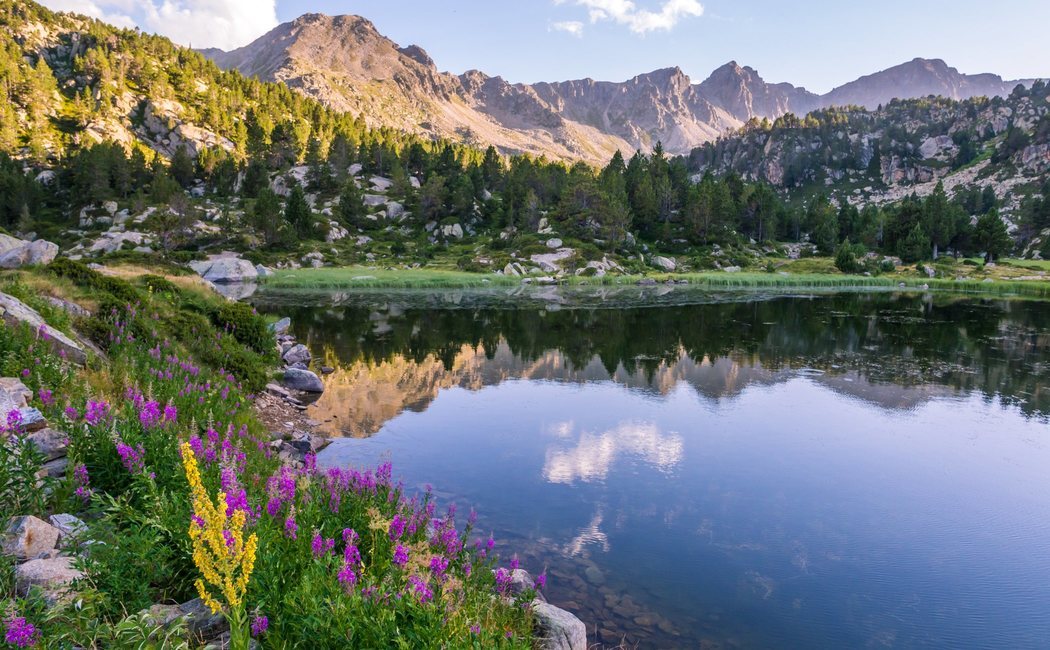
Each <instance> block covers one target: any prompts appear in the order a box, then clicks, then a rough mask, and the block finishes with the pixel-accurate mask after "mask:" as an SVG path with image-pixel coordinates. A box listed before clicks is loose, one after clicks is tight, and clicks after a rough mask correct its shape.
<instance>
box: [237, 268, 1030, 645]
mask: <svg viewBox="0 0 1050 650" xmlns="http://www.w3.org/2000/svg"><path fill="white" fill-rule="evenodd" d="M255 301H256V304H257V305H258V306H259V307H260V309H262V310H265V311H270V312H273V313H279V314H281V315H289V316H291V317H292V319H293V322H294V330H295V333H296V334H297V335H298V336H299V337H300V340H301V341H303V342H306V343H307V344H308V345H309V346H310V348H311V349H312V350H313V352H314V354H315V357H317V358H318V359H319V361H320V362H321V363H324V364H326V365H330V366H333V367H335V368H336V372H335V373H334V374H333V375H331V376H330V377H328V378H327V380H326V384H327V391H326V393H325V394H324V396H323V397H322V398H321V400H320V401H319V402H318V403H317V404H315V405H314V406H313V407H312V409H311V413H312V417H313V418H314V419H316V420H318V421H322V422H323V424H322V427H321V429H322V430H324V431H325V432H327V433H328V434H329V435H335V436H341V437H343V439H340V440H338V441H336V442H335V443H334V444H333V445H332V446H331V447H330V448H329V449H328V450H326V452H324V453H323V454H322V459H321V461H322V462H323V463H327V464H339V465H347V464H349V465H357V466H360V465H374V464H376V463H378V462H381V461H383V460H391V461H392V462H393V463H394V469H395V474H397V475H399V476H401V477H402V478H403V479H404V481H405V483H406V485H408V486H409V487H410V488H411V489H420V490H421V489H424V485H426V484H433V485H434V486H436V488H437V489H438V491H437V495H438V496H439V498H440V500H441V501H443V502H453V501H454V502H456V503H457V504H458V505H459V506H460V507H461V508H465V507H467V506H472V507H474V508H476V509H477V510H478V511H479V513H480V515H481V516H480V519H479V524H478V525H479V527H480V529H481V530H483V531H485V532H488V531H492V532H493V533H495V535H496V537H497V540H500V542H501V545H502V549H503V552H504V553H509V552H518V553H520V555H521V558H522V561H523V564H524V565H525V566H526V568H528V569H530V570H532V571H533V572H534V573H536V572H538V571H539V570H541V569H543V568H544V567H546V568H547V569H548V572H549V574H550V586H549V589H548V594H547V595H548V597H549V599H550V600H551V601H553V602H554V603H556V604H559V605H562V606H566V607H568V608H569V609H571V610H573V611H574V612H576V613H577V614H579V615H580V617H581V618H583V619H584V620H585V621H587V622H588V624H589V625H590V627H591V630H590V632H591V637H592V640H594V641H597V642H600V643H602V644H605V645H607V646H615V645H617V644H619V643H620V642H621V641H626V642H627V643H628V644H630V645H633V646H637V647H643V648H699V647H702V648H737V647H744V648H818V647H820V648H860V647H876V648H882V647H896V648H911V647H932V648H1047V647H1050V446H1048V444H1047V442H1048V434H1050V429H1048V426H1047V414H1048V413H1050V304H1042V303H1036V302H1021V301H1014V302H1009V301H1003V300H981V299H973V298H960V297H949V296H941V295H936V296H929V295H926V296H924V295H915V294H910V295H908V294H905V295H898V294H837V295H824V296H783V295H762V294H746V295H744V294H704V293H700V292H697V291H696V290H688V289H676V290H674V291H669V290H668V289H666V288H663V287H660V288H657V289H654V290H647V291H642V290H639V289H620V290H593V291H591V292H570V293H565V292H559V291H555V290H533V291H530V292H515V293H514V294H513V295H509V294H508V293H506V292H505V291H500V290H491V291H453V292H448V291H446V292H415V291H361V292H351V293H330V294H304V293H295V294H287V293H276V292H271V293H264V294H262V295H260V296H257V297H256V298H255ZM304 303H306V304H308V305H311V306H305V307H304V306H302V305H303V304H304Z"/></svg>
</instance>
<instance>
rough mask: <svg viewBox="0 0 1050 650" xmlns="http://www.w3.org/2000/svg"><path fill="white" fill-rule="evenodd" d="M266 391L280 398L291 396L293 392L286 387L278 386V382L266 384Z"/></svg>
mask: <svg viewBox="0 0 1050 650" xmlns="http://www.w3.org/2000/svg"><path fill="white" fill-rule="evenodd" d="M266 392H267V393H269V394H270V395H273V396H274V397H280V398H285V397H290V396H291V393H289V392H288V390H287V389H285V388H284V387H282V386H278V385H277V384H266Z"/></svg>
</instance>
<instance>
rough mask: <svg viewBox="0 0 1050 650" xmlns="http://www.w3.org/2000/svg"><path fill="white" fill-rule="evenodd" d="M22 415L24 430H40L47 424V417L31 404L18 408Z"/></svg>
mask: <svg viewBox="0 0 1050 650" xmlns="http://www.w3.org/2000/svg"><path fill="white" fill-rule="evenodd" d="M18 412H19V414H21V416H22V430H23V431H40V430H41V429H43V428H44V427H46V426H47V418H45V417H44V414H43V413H41V412H40V411H39V410H38V409H35V408H33V407H31V406H27V407H25V408H20V409H18Z"/></svg>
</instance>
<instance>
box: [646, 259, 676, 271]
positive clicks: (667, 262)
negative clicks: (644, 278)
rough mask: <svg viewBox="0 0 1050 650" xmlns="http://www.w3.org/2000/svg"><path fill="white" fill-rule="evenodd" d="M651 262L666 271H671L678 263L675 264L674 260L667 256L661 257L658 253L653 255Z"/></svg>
mask: <svg viewBox="0 0 1050 650" xmlns="http://www.w3.org/2000/svg"><path fill="white" fill-rule="evenodd" d="M652 262H653V266H655V267H657V268H661V269H663V270H665V271H667V272H668V273H671V272H673V271H674V270H675V269H677V268H678V264H676V263H675V261H674V260H672V259H670V258H668V257H661V256H660V255H657V256H655V257H653V260H652Z"/></svg>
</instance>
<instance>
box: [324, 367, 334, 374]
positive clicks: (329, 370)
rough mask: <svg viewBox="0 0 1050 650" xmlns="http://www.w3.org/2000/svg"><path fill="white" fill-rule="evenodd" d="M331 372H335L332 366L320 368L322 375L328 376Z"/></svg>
mask: <svg viewBox="0 0 1050 650" xmlns="http://www.w3.org/2000/svg"><path fill="white" fill-rule="evenodd" d="M333 372H335V368H333V367H332V366H321V374H322V375H330V374H332V373H333Z"/></svg>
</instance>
